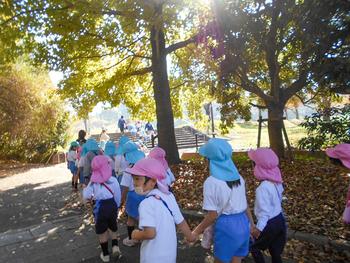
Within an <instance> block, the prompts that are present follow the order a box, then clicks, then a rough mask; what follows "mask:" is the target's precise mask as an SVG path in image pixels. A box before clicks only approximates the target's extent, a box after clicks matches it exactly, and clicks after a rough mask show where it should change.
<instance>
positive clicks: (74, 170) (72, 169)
mask: <svg viewBox="0 0 350 263" xmlns="http://www.w3.org/2000/svg"><path fill="white" fill-rule="evenodd" d="M68 169H69V170H70V172H71V173H72V175H75V174H76V173H77V171H78V167H77V166H76V165H75V162H73V161H69V162H68Z"/></svg>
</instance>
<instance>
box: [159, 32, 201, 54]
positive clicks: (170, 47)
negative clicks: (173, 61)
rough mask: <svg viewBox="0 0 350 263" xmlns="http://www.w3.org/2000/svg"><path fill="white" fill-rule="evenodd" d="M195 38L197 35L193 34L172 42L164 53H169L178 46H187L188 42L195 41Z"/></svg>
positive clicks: (178, 47)
mask: <svg viewBox="0 0 350 263" xmlns="http://www.w3.org/2000/svg"><path fill="white" fill-rule="evenodd" d="M196 39H197V35H195V36H193V37H191V38H189V39H187V40H184V41H180V42H178V43H175V44H172V45H170V46H168V47H167V48H166V49H165V54H170V53H171V52H174V51H176V50H178V49H180V48H183V47H185V46H187V45H188V44H191V43H195V42H196Z"/></svg>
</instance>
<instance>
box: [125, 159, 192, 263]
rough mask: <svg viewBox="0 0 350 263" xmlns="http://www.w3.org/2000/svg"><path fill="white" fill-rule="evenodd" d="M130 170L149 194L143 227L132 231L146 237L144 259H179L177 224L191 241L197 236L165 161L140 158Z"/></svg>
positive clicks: (142, 209) (147, 262)
mask: <svg viewBox="0 0 350 263" xmlns="http://www.w3.org/2000/svg"><path fill="white" fill-rule="evenodd" d="M126 171H127V172H128V173H129V174H132V177H133V181H134V185H135V191H137V193H138V194H140V195H144V196H146V198H145V199H144V200H143V201H142V202H141V204H140V206H139V213H140V219H139V228H140V230H134V231H133V232H132V238H133V239H136V240H140V241H142V245H141V251H140V262H141V263H164V262H166V263H175V262H176V251H177V238H176V227H175V224H176V225H177V226H178V228H179V229H180V231H181V232H182V233H183V234H184V235H185V237H186V239H187V240H188V241H189V242H193V241H194V240H195V238H194V236H193V235H192V233H191V230H190V228H189V227H188V225H187V223H186V221H185V220H184V217H183V216H182V214H181V212H180V208H179V206H178V204H177V203H176V199H175V197H174V195H173V194H172V193H170V192H169V190H168V187H167V185H165V184H163V183H162V181H163V180H164V179H165V169H164V167H163V165H162V164H161V163H160V162H158V161H157V160H155V159H152V158H146V159H142V160H140V161H138V162H137V163H136V164H135V165H134V166H133V167H132V168H127V169H126Z"/></svg>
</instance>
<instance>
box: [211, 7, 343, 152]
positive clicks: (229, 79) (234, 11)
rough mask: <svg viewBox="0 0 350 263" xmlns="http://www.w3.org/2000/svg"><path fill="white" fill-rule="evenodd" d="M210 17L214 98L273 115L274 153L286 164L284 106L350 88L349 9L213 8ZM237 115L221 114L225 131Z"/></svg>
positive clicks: (272, 138) (270, 119)
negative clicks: (257, 106) (349, 71)
mask: <svg viewBox="0 0 350 263" xmlns="http://www.w3.org/2000/svg"><path fill="white" fill-rule="evenodd" d="M213 10H214V12H215V18H216V31H214V34H212V35H211V36H212V39H213V40H212V44H211V45H209V47H210V51H211V53H212V57H213V58H214V59H215V60H216V61H217V72H219V85H218V91H217V93H219V94H224V96H223V98H225V100H226V102H227V103H231V104H233V105H235V104H239V103H242V98H244V101H247V99H246V97H247V96H248V97H249V98H250V100H251V102H255V103H256V102H257V101H261V102H262V103H263V106H265V107H266V108H267V109H268V115H269V121H268V127H269V139H270V145H271V147H272V148H273V149H274V150H275V151H276V152H277V153H278V154H279V155H280V156H283V138H282V117H283V109H284V107H285V105H286V103H287V102H288V101H289V100H290V99H291V98H292V97H293V96H294V95H297V94H300V95H301V96H302V95H303V93H305V92H315V90H317V89H318V88H319V87H320V86H325V85H326V87H327V88H332V89H336V88H337V87H338V86H341V87H344V86H346V85H349V82H348V81H347V80H346V78H345V76H344V75H345V74H343V73H341V71H342V70H340V69H345V68H348V67H349V63H348V62H349V59H348V57H349V50H350V49H349V47H350V46H349V41H350V39H349V35H350V34H349V33H350V23H349V22H350V15H349V10H350V3H349V2H347V1H341V0H339V1H316V0H314V1H313V0H309V1H294V0H287V1H282V0H272V1H270V0H266V1H261V0H247V1H215V2H214V5H213ZM242 90H243V91H245V92H242ZM221 97H222V95H221ZM248 101H249V100H248ZM246 106H249V105H247V103H246ZM232 109H233V111H235V108H234V107H227V108H225V107H223V108H222V110H223V112H222V116H223V120H224V121H226V124H227V125H231V124H232V121H233V118H230V116H231V115H230V112H232ZM243 109H244V110H247V108H246V107H243Z"/></svg>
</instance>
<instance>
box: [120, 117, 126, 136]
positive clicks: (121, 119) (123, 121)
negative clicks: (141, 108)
mask: <svg viewBox="0 0 350 263" xmlns="http://www.w3.org/2000/svg"><path fill="white" fill-rule="evenodd" d="M125 124H126V122H125V120H124V116H121V117H120V119H119V120H118V128H119V130H120V132H121V133H124V129H125Z"/></svg>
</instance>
